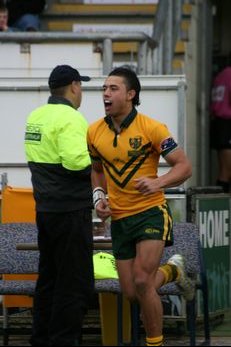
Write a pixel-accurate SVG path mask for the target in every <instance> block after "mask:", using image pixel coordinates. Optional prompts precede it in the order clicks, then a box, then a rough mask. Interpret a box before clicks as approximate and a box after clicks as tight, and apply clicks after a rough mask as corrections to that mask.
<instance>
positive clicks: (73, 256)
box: [25, 65, 94, 346]
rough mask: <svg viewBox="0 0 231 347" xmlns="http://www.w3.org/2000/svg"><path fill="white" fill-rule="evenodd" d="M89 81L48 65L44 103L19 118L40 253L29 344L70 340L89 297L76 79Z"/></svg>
mask: <svg viewBox="0 0 231 347" xmlns="http://www.w3.org/2000/svg"><path fill="white" fill-rule="evenodd" d="M89 80H90V78H89V77H88V76H81V75H80V74H79V72H78V71H77V70H76V69H74V68H72V67H71V66H69V65H58V66H56V67H55V68H54V69H53V71H52V72H51V74H50V77H49V81H48V83H49V88H50V93H51V96H50V97H49V99H48V103H47V104H45V105H42V106H40V107H38V108H37V109H35V110H34V111H32V112H31V114H30V115H29V116H28V119H27V123H26V132H25V152H26V158H27V161H28V165H29V168H30V171H31V178H32V186H33V194H34V198H35V202H36V223H37V228H38V248H39V252H40V258H39V269H38V280H37V284H36V289H35V295H34V308H33V329H32V336H31V344H32V346H76V345H78V341H79V339H80V338H81V328H82V323H83V319H84V316H85V314H86V312H87V309H88V307H89V304H90V302H91V300H92V299H93V296H94V271H93V233H92V229H93V228H92V208H93V203H92V187H91V160H90V157H89V153H88V148H87V140H86V134H87V128H88V124H87V121H86V120H85V118H84V117H83V115H82V114H81V113H80V112H79V111H78V108H79V107H80V104H81V98H82V89H81V82H82V81H86V82H87V81H89Z"/></svg>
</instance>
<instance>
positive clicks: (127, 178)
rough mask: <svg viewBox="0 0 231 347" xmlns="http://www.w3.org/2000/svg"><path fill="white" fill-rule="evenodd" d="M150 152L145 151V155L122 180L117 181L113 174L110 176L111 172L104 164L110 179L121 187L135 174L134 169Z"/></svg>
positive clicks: (136, 168)
mask: <svg viewBox="0 0 231 347" xmlns="http://www.w3.org/2000/svg"><path fill="white" fill-rule="evenodd" d="M151 153H152V151H149V152H146V153H145V156H144V157H143V158H142V159H141V160H140V161H139V163H138V164H137V165H136V166H135V167H134V169H133V170H132V171H131V172H130V173H129V174H128V175H127V177H125V179H124V180H123V181H122V182H119V181H118V180H117V179H116V178H115V177H114V176H112V174H111V172H110V171H109V169H108V167H107V166H105V165H104V167H105V170H106V171H107V172H108V174H109V176H110V177H111V179H112V180H113V181H114V182H115V183H116V184H117V185H118V186H120V187H121V188H124V187H125V186H126V184H127V183H128V182H129V181H130V179H131V178H132V176H134V175H135V173H136V171H137V170H138V169H139V168H140V167H141V165H142V164H143V163H144V162H145V160H146V159H147V157H148V156H149V155H150V154H151Z"/></svg>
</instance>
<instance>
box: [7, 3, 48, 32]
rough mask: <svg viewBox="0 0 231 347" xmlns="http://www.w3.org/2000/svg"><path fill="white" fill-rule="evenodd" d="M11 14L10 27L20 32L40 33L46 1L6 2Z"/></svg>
mask: <svg viewBox="0 0 231 347" xmlns="http://www.w3.org/2000/svg"><path fill="white" fill-rule="evenodd" d="M4 1H5V5H6V7H7V9H8V12H9V25H10V26H11V27H13V28H15V29H17V30H20V31H39V30H40V15H41V13H42V12H43V11H44V9H45V6H46V0H4Z"/></svg>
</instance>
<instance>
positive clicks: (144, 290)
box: [88, 67, 194, 346]
mask: <svg viewBox="0 0 231 347" xmlns="http://www.w3.org/2000/svg"><path fill="white" fill-rule="evenodd" d="M140 90H141V86H140V82H139V79H138V77H137V76H136V74H135V72H134V71H132V70H131V69H129V68H125V67H119V68H116V69H114V70H113V71H112V72H111V73H110V74H109V76H108V77H107V78H106V80H105V83H104V85H103V102H104V107H105V113H106V116H105V117H104V118H101V119H99V120H98V121H96V122H94V123H93V124H91V125H90V126H89V129H88V146H89V152H90V155H91V158H92V185H93V201H94V206H95V209H96V213H97V215H98V217H99V218H101V219H102V220H106V219H107V218H108V217H109V216H111V237H112V248H113V255H114V257H115V259H116V264H117V270H118V274H119V280H120V285H121V288H122V291H123V293H124V294H125V296H126V297H127V298H128V299H129V300H131V301H133V300H138V302H139V304H140V308H141V316H142V320H143V324H144V328H145V331H146V345H147V346H161V345H162V344H163V332H162V330H163V322H162V321H163V308H162V304H161V300H160V297H159V295H158V293H157V289H158V288H160V287H161V286H162V285H163V284H165V283H168V282H171V281H176V282H177V283H178V285H179V286H180V287H181V288H183V291H184V296H185V298H186V299H187V300H192V298H193V296H194V285H193V284H192V281H191V280H190V279H189V278H188V276H187V275H186V273H185V267H184V259H183V257H182V256H181V255H180V254H175V255H173V256H172V257H171V258H170V259H169V261H168V263H167V264H164V265H163V266H161V267H160V260H161V256H162V254H163V249H164V247H165V246H168V245H171V244H172V243H173V235H172V233H173V231H172V225H173V221H172V216H171V211H170V209H169V206H168V203H167V201H166V198H165V195H164V189H165V188H168V187H174V186H177V185H180V184H182V183H183V182H184V181H185V180H186V179H187V178H188V177H190V176H191V164H190V162H189V160H188V159H187V157H186V155H185V153H184V151H183V150H182V149H181V148H180V147H179V146H178V145H177V143H176V142H175V140H174V139H173V137H172V135H171V134H170V132H169V130H168V128H167V127H166V125H164V124H162V123H160V122H158V121H156V120H154V119H152V118H150V117H148V116H146V115H143V114H141V113H140V112H138V111H137V110H136V106H138V105H139V103H140V102H139V93H140ZM160 155H162V156H163V157H164V159H165V160H166V161H167V163H168V164H169V167H170V169H169V171H168V172H167V173H166V174H164V175H162V176H159V177H158V176H157V169H158V165H159V158H160ZM106 193H107V194H108V201H107V199H106ZM189 247H190V245H189Z"/></svg>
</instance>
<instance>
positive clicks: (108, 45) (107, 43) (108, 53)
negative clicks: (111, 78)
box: [103, 38, 113, 75]
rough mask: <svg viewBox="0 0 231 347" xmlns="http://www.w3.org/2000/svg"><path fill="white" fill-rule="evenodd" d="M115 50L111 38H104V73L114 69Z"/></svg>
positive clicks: (106, 73)
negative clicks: (113, 50)
mask: <svg viewBox="0 0 231 347" xmlns="http://www.w3.org/2000/svg"><path fill="white" fill-rule="evenodd" d="M112 64H113V52H112V41H111V39H108V38H107V39H105V40H103V75H108V74H109V72H110V71H111V70H112Z"/></svg>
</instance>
